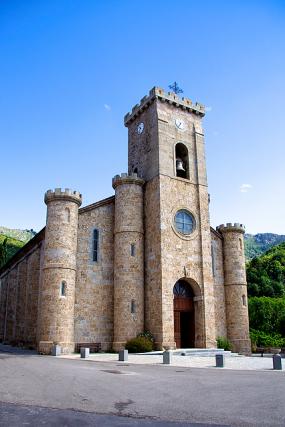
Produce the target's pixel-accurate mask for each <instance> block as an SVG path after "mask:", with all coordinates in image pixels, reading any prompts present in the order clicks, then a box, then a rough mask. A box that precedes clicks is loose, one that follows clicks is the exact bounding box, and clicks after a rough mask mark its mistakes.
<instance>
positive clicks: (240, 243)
mask: <svg viewBox="0 0 285 427" xmlns="http://www.w3.org/2000/svg"><path fill="white" fill-rule="evenodd" d="M239 248H240V250H242V240H241V239H239Z"/></svg>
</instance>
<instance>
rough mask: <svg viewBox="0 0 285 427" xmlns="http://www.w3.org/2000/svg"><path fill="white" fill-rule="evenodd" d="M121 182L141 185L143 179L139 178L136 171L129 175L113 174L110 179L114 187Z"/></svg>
mask: <svg viewBox="0 0 285 427" xmlns="http://www.w3.org/2000/svg"><path fill="white" fill-rule="evenodd" d="M121 184H136V185H140V186H143V184H144V180H143V179H142V178H139V177H138V174H137V173H132V174H131V175H128V174H127V173H121V175H115V176H114V178H113V179H112V186H113V188H114V189H115V188H117V187H118V185H121Z"/></svg>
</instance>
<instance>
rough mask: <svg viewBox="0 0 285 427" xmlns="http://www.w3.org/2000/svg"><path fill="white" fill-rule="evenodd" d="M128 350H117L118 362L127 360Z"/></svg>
mask: <svg viewBox="0 0 285 427" xmlns="http://www.w3.org/2000/svg"><path fill="white" fill-rule="evenodd" d="M128 354H129V352H128V350H120V351H119V362H127V361H128Z"/></svg>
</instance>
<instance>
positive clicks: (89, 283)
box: [74, 197, 114, 350]
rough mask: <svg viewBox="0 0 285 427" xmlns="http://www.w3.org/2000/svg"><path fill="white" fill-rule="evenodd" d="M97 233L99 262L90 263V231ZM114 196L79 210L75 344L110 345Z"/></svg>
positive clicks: (112, 304) (103, 346) (91, 243)
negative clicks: (95, 230)
mask: <svg viewBox="0 0 285 427" xmlns="http://www.w3.org/2000/svg"><path fill="white" fill-rule="evenodd" d="M94 229H97V230H98V231H99V253H98V262H95V261H93V258H92V250H93V230H94ZM113 275H114V197H111V198H109V199H106V200H102V201H101V202H98V203H94V204H93V205H90V206H87V207H85V208H82V209H80V210H79V220H78V246H77V275H76V289H75V322H74V323H75V342H76V343H84V342H85V343H100V344H101V346H102V349H103V350H109V349H110V348H111V347H112V343H113V316H114V301H113V294H114V282H113Z"/></svg>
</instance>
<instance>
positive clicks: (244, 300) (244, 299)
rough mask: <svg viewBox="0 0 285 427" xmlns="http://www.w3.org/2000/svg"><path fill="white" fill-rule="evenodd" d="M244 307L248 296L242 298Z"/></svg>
mask: <svg viewBox="0 0 285 427" xmlns="http://www.w3.org/2000/svg"><path fill="white" fill-rule="evenodd" d="M242 305H243V306H244V307H246V296H245V295H243V296H242Z"/></svg>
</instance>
